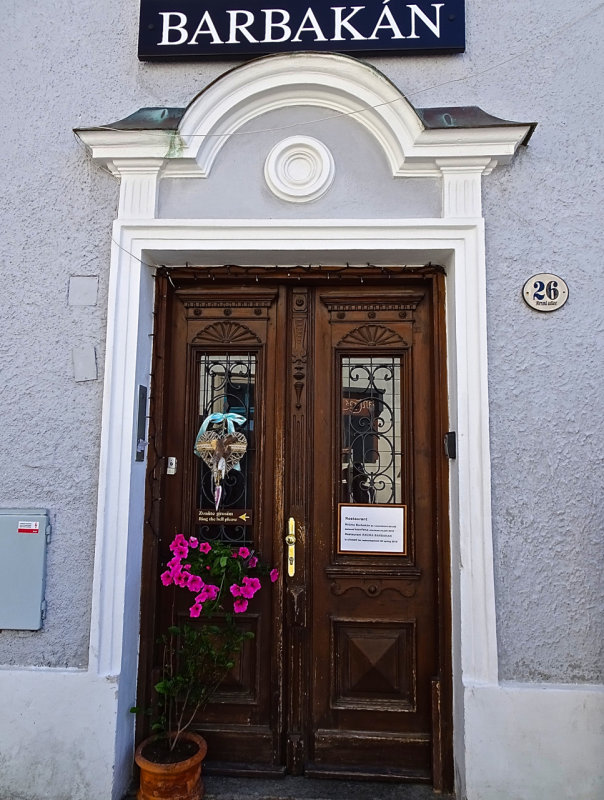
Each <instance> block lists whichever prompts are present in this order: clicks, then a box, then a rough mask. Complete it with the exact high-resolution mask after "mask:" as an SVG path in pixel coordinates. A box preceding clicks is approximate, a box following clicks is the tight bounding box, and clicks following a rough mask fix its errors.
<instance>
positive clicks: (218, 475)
mask: <svg viewBox="0 0 604 800" xmlns="http://www.w3.org/2000/svg"><path fill="white" fill-rule="evenodd" d="M246 421H247V420H246V418H245V417H243V416H241V414H234V413H228V414H220V413H215V414H210V415H209V416H207V417H206V418H205V419H204V421H203V422H202V424H201V427H200V429H199V433H198V434H197V438H196V439H195V447H194V451H195V455H196V456H198V457H199V458H201V459H202V461H203V462H204V463H205V464H207V466H208V467H209V468H210V469H211V471H212V492H213V495H214V507H215V509H216V511H218V509H219V508H220V502H221V500H222V482H223V481H224V478H225V477H226V475H227V474H228V473H229V472H230V471H231V470H232V469H236V470H240V469H241V467H240V466H239V462H240V461H241V459H242V458H243V456H244V455H245V452H246V450H247V439H246V438H245V436H244V435H243V434H242V433H241V432H239V431H236V430H235V425H244V424H245V422H246ZM210 425H220V428H218V429H213V430H208V427H209V426H210Z"/></svg>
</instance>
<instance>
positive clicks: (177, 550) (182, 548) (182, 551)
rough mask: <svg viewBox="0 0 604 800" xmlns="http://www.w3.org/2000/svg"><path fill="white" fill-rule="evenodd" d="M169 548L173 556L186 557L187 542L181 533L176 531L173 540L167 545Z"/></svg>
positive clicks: (187, 550) (187, 551)
mask: <svg viewBox="0 0 604 800" xmlns="http://www.w3.org/2000/svg"><path fill="white" fill-rule="evenodd" d="M169 547H170V550H171V551H172V552H173V553H174V555H175V556H177V557H179V558H186V557H187V555H188V554H189V543H188V542H187V540H186V539H185V537H184V536H183V535H182V533H177V534H176V536H175V537H174V539H173V541H172V542H171V543H170V545H169Z"/></svg>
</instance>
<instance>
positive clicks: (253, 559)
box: [248, 556, 258, 569]
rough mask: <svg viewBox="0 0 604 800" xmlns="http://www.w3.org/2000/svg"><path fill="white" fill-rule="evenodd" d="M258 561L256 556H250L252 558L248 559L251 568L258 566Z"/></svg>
mask: <svg viewBox="0 0 604 800" xmlns="http://www.w3.org/2000/svg"><path fill="white" fill-rule="evenodd" d="M257 563H258V559H257V558H256V556H252V557H251V558H250V560H249V561H248V564H249V565H250V569H254V567H255V566H256V564H257Z"/></svg>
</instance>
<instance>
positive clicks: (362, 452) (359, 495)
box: [341, 356, 403, 504]
mask: <svg viewBox="0 0 604 800" xmlns="http://www.w3.org/2000/svg"><path fill="white" fill-rule="evenodd" d="M341 381H342V383H341V386H342V400H341V404H342V407H341V431H342V478H341V485H342V491H341V501H342V502H343V503H384V504H385V503H401V502H402V500H401V496H402V483H401V469H402V458H403V452H402V430H401V357H400V356H377V357H374V356H370V357H369V358H366V357H352V356H342V364H341Z"/></svg>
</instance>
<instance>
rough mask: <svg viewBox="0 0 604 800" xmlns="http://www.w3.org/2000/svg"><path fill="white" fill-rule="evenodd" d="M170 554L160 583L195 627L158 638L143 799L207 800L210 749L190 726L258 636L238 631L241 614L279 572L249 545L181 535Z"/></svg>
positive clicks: (143, 755) (141, 752) (141, 753)
mask: <svg viewBox="0 0 604 800" xmlns="http://www.w3.org/2000/svg"><path fill="white" fill-rule="evenodd" d="M170 550H171V552H172V558H171V559H170V561H168V563H167V565H166V569H165V571H164V572H162V574H161V576H160V579H161V582H162V584H163V586H165V587H172V588H171V591H176V592H178V591H179V590H182V591H183V592H188V597H189V598H190V599H191V600H192V604H191V605H190V607H189V620H190V621H187V622H185V623H183V624H180V625H176V624H175V625H171V626H170V627H169V628H168V630H167V631H166V632H165V633H164V634H163V635H162V637H161V639H160V643H161V645H162V654H163V657H162V676H161V680H160V681H159V682H158V683H156V684H155V687H154V688H155V691H156V693H157V696H158V702H157V705H156V707H155V708H154V709H152V710H151V713H153V712H155V721H154V723H153V725H152V731H153V735H152V736H151V737H150V738H149V739H146V740H145V741H143V742H142V743H141V744H140V745H139V747H138V748H137V750H136V754H135V761H136V763H137V765H138V766H139V768H140V788H139V792H138V795H137V797H138V800H159V798H178V799H179V800H199V799H200V798H201V797H203V783H202V781H201V766H202V761H203V759H204V757H205V754H206V750H207V745H206V743H205V740H204V739H203V738H202V737H201V736H199V735H198V734H196V733H193V732H192V731H190V730H189V728H190V726H191V725H192V723H193V721H194V719H195V717H196V715H197V714H198V713H199V711H201V710H202V709H203V708H204V707H205V706H206V704H207V703H208V702H209V701H210V700H211V699H212V697H213V696H214V694H215V693H216V691H217V689H218V688H219V686H220V684H221V683H222V681H223V680H224V678H225V677H226V676H227V674H228V673H229V671H230V670H231V669H232V668H233V666H234V664H235V659H236V656H237V655H238V654H239V653H240V652H241V649H242V647H243V644H244V642H245V640H246V639H249V638H252V637H253V635H254V634H253V633H251V632H250V631H243V630H242V629H241V628H240V627H239V626H238V625H237V623H236V615H237V614H241V613H243V612H244V611H245V610H246V609H247V606H248V602H249V601H250V600H251V599H252V598H253V597H254V595H255V594H256V593H257V592H258V591H260V590H261V588H262V581H261V578H262V577H263V576H267V575H268V577H269V580H270V582H273V583H274V582H275V581H276V580H277V578H278V572H277V570H276V569H272V570H270V569H269V568H268V567H267V566H266V565H264V564H263V563H262V562H261V561H260V559H259V557H258V556H257V555H256V554H255V553H254V552H253V551H251V550H250V549H249V548H247V547H238V548H237V547H236V548H233V547H232V546H231V545H228V544H225V543H223V542H220V541H214V542H200V541H198V540H197V539H196V538H195V537H190V538H189V539H187V538H186V537H185V536H183V535H182V534H177V535H176V536H175V538H174V540H173V541H172V542H171V544H170ZM265 583H266V580H265ZM175 600H176V597H175ZM132 711H133V712H137V711H139V709H138V708H133V709H132Z"/></svg>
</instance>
